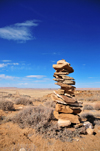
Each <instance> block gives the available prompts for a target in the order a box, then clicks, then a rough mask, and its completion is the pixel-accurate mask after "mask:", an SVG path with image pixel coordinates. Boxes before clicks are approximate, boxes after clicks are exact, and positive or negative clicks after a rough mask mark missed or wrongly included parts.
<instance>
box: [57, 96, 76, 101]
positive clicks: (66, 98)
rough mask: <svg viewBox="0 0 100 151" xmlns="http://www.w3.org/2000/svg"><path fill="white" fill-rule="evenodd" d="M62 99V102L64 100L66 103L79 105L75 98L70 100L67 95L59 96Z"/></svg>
mask: <svg viewBox="0 0 100 151" xmlns="http://www.w3.org/2000/svg"><path fill="white" fill-rule="evenodd" d="M59 97H60V98H62V100H64V102H66V103H77V101H76V100H75V99H74V98H69V97H67V96H65V95H59Z"/></svg>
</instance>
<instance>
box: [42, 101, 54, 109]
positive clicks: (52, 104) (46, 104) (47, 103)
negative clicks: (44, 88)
mask: <svg viewBox="0 0 100 151" xmlns="http://www.w3.org/2000/svg"><path fill="white" fill-rule="evenodd" d="M44 106H46V107H52V108H55V107H56V103H55V102H54V101H47V102H45V103H44Z"/></svg>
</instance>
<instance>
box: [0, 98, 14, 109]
mask: <svg viewBox="0 0 100 151" xmlns="http://www.w3.org/2000/svg"><path fill="white" fill-rule="evenodd" d="M0 109H1V110H3V111H14V110H15V108H14V103H13V102H11V101H6V100H4V101H0Z"/></svg>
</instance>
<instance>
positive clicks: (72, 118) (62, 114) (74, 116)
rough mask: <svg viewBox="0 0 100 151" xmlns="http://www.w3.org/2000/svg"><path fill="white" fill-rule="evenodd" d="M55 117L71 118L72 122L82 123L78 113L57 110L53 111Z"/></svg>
mask: <svg viewBox="0 0 100 151" xmlns="http://www.w3.org/2000/svg"><path fill="white" fill-rule="evenodd" d="M53 114H54V117H55V118H56V119H62V120H70V121H71V123H80V122H79V117H78V116H77V115H73V114H64V113H60V114H59V113H58V112H57V111H54V112H53Z"/></svg>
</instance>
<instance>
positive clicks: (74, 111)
mask: <svg viewBox="0 0 100 151" xmlns="http://www.w3.org/2000/svg"><path fill="white" fill-rule="evenodd" d="M81 111H82V110H81V109H73V113H74V114H79V113H80V112H81Z"/></svg>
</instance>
